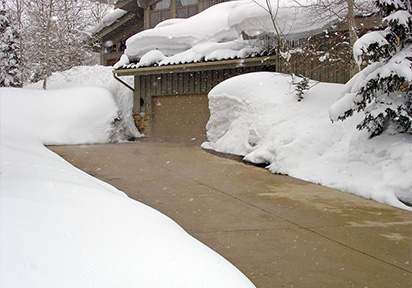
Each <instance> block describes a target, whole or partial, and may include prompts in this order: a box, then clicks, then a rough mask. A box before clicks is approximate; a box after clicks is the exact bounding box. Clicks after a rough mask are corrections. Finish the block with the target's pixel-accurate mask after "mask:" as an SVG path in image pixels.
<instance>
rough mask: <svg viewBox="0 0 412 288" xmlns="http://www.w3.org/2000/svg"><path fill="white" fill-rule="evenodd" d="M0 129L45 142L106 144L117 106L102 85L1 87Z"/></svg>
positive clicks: (50, 143)
mask: <svg viewBox="0 0 412 288" xmlns="http://www.w3.org/2000/svg"><path fill="white" fill-rule="evenodd" d="M0 101H1V106H0V113H1V121H0V129H1V131H2V132H3V131H18V132H19V133H20V134H22V135H26V136H29V137H31V138H34V139H37V140H39V141H40V142H41V143H43V144H46V145H60V144H90V143H107V142H109V140H110V137H111V136H112V135H113V133H114V121H115V119H116V118H117V116H118V108H117V105H116V102H115V101H114V99H113V96H112V94H111V93H110V92H109V91H108V90H106V89H103V88H96V87H83V88H72V89H60V90H49V91H41V90H40V91H38V90H30V89H19V88H2V89H0Z"/></svg>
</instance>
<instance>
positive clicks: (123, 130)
mask: <svg viewBox="0 0 412 288" xmlns="http://www.w3.org/2000/svg"><path fill="white" fill-rule="evenodd" d="M123 80H124V81H126V82H128V84H129V85H133V77H124V78H123ZM47 86H48V88H49V89H67V88H74V87H89V86H93V87H100V88H104V89H107V90H109V91H110V92H111V93H112V94H113V97H114V100H115V101H116V104H117V106H118V107H119V118H120V122H118V123H117V126H116V131H114V132H115V133H114V135H113V137H114V138H113V141H124V140H128V139H129V138H139V137H142V136H143V135H142V134H140V133H139V131H138V130H137V128H136V126H135V124H134V119H133V111H132V110H133V92H132V91H131V90H130V89H128V88H127V87H125V86H124V85H122V84H120V82H118V81H116V80H115V79H114V78H113V74H112V67H105V66H99V65H96V66H78V67H74V68H72V69H70V70H67V71H63V72H55V73H53V74H52V75H51V76H50V77H49V78H48V80H47ZM25 88H28V89H38V90H40V89H42V82H37V83H34V84H30V85H27V86H25ZM66 144H69V143H66Z"/></svg>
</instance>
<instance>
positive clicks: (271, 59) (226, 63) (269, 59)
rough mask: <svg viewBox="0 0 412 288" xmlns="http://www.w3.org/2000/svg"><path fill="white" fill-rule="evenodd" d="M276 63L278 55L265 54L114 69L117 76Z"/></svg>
mask: <svg viewBox="0 0 412 288" xmlns="http://www.w3.org/2000/svg"><path fill="white" fill-rule="evenodd" d="M275 64H276V56H263V57H253V58H245V59H230V60H220V61H209V62H198V63H189V64H178V65H165V66H154V67H142V68H132V69H116V70H113V74H114V75H115V76H140V75H154V74H169V73H188V72H199V71H210V70H221V69H234V68H243V67H257V66H271V65H275Z"/></svg>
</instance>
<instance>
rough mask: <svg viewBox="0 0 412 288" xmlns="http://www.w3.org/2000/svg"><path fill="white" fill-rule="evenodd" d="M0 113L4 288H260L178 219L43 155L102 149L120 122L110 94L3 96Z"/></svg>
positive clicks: (0, 270)
mask: <svg viewBox="0 0 412 288" xmlns="http://www.w3.org/2000/svg"><path fill="white" fill-rule="evenodd" d="M0 104H1V105H0V107H1V113H0V117H1V118H0V124H1V127H0V184H1V185H0V287H15V288H20V287H70V288H72V287H99V288H104V287H176V288H182V287H188V288H189V287H190V288H192V287H200V288H201V287H211V288H212V287H213V288H215V287H254V286H253V284H252V283H251V282H250V281H249V280H248V279H247V278H246V277H245V276H244V275H243V274H241V273H240V272H239V270H237V269H236V268H235V267H234V266H232V265H231V264H230V263H229V262H227V261H226V260H225V259H223V258H222V257H221V256H219V255H218V254H216V253H215V252H213V251H212V250H210V249H209V248H207V247H206V246H204V245H203V244H201V243H200V242H198V241H197V240H195V239H194V238H192V237H191V236H190V235H188V234H187V233H186V232H185V231H183V229H182V228H181V227H179V226H178V225H177V224H176V223H175V222H173V221H172V220H171V219H169V218H168V217H166V216H164V215H163V214H161V213H160V212H157V211H156V210H154V209H152V208H150V207H147V206H145V205H144V204H141V203H139V202H136V201H134V200H131V199H130V198H128V197H127V196H126V195H125V194H124V193H123V192H121V191H118V190H117V189H116V188H114V187H112V186H110V185H108V184H106V183H104V182H102V181H100V180H98V179H95V178H93V177H91V176H89V175H88V174H86V173H84V172H82V171H80V170H78V169H77V168H75V167H73V166H72V165H70V164H69V163H67V162H66V161H64V160H63V159H62V158H60V157H59V156H57V155H56V154H54V153H53V152H51V151H49V150H48V149H46V148H45V147H44V146H43V143H60V144H62V143H64V142H66V141H67V142H70V143H72V142H71V141H73V140H76V139H77V141H78V142H80V141H81V140H86V142H93V143H95V142H101V141H102V140H103V139H102V138H101V137H102V136H105V135H106V134H105V131H107V130H108V129H110V121H108V120H109V119H110V120H112V119H111V118H112V117H113V116H116V115H117V106H116V105H115V102H114V101H113V99H112V96H111V94H110V92H109V91H107V90H104V89H101V88H76V89H63V90H53V91H36V90H24V89H0ZM79 121H80V122H79ZM80 126H81V127H80ZM96 130H97V132H98V133H97V134H93V133H96ZM68 135H70V137H69V136H68ZM106 141H107V139H106Z"/></svg>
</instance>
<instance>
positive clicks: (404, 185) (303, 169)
mask: <svg viewBox="0 0 412 288" xmlns="http://www.w3.org/2000/svg"><path fill="white" fill-rule="evenodd" d="M290 83H291V78H290V76H288V75H283V74H278V73H269V72H266V73H252V74H246V75H242V76H238V77H234V78H231V79H229V80H226V81H225V82H223V83H221V84H219V85H218V86H217V87H215V88H214V89H213V90H212V91H211V92H210V93H209V108H210V112H211V117H210V120H209V122H208V124H207V136H208V142H205V143H204V144H203V147H204V148H208V149H214V150H216V151H221V152H225V153H233V154H239V155H243V156H245V159H246V160H248V161H251V162H254V163H267V164H268V167H267V168H268V169H270V170H271V171H272V172H275V173H283V174H288V175H290V176H293V177H297V178H301V179H304V180H307V181H311V182H314V183H319V184H322V185H325V186H329V187H333V188H337V189H340V190H342V191H346V192H350V193H354V194H357V195H360V196H363V197H366V198H371V199H373V200H376V201H379V202H383V203H387V204H389V205H393V206H396V207H400V208H403V209H407V210H411V211H412V208H411V207H408V206H406V205H405V204H403V203H402V202H401V201H400V200H402V201H405V202H408V203H412V136H411V135H402V134H398V135H388V134H384V135H381V136H379V137H375V138H373V139H369V138H368V134H367V133H366V132H364V131H362V132H360V131H358V130H356V128H355V127H356V125H357V124H358V123H359V122H360V121H361V119H363V115H359V114H358V115H354V116H353V117H351V118H350V119H348V120H346V121H344V122H341V121H337V122H334V123H332V122H331V120H330V119H329V111H328V110H329V107H330V106H331V105H333V104H334V103H335V102H336V101H337V100H338V99H339V97H340V95H341V93H342V92H343V91H344V85H340V84H327V83H319V84H317V85H316V86H314V87H313V88H312V89H311V90H310V91H309V92H308V93H307V95H305V98H304V100H302V101H301V102H297V101H296V95H295V92H294V88H293V86H291V85H290Z"/></svg>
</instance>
